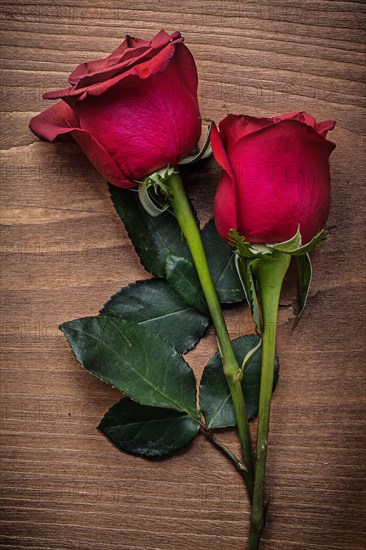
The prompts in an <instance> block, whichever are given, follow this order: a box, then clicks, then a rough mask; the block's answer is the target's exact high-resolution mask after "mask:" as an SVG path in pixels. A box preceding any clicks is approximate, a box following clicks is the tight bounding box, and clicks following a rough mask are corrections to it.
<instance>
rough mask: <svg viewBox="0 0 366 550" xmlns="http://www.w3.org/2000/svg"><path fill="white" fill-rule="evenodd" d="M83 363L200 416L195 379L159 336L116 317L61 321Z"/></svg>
mask: <svg viewBox="0 0 366 550" xmlns="http://www.w3.org/2000/svg"><path fill="white" fill-rule="evenodd" d="M60 329H61V330H62V332H63V333H64V334H65V336H66V338H67V340H68V342H69V344H70V346H71V349H72V350H73V352H74V354H75V356H76V359H77V360H78V361H79V362H80V363H81V364H82V365H83V367H84V368H85V369H86V370H88V371H89V372H91V373H92V374H94V375H95V376H97V377H98V378H100V379H101V380H103V381H104V382H107V383H108V384H111V386H113V387H115V388H116V389H118V390H119V391H121V392H123V393H125V394H126V395H127V396H128V397H130V398H131V399H133V400H134V401H137V402H138V403H141V404H143V405H150V406H153V407H164V408H168V409H174V410H177V411H181V412H186V413H188V414H190V415H191V416H193V417H197V415H198V412H197V410H196V380H195V376H194V374H193V371H192V369H191V368H190V367H189V366H188V365H187V363H186V362H185V361H184V359H183V358H182V356H181V355H179V353H178V352H177V351H176V350H175V349H174V348H173V346H171V344H169V342H167V341H166V340H164V339H163V338H162V337H161V336H159V335H158V334H156V333H155V332H152V331H151V330H149V329H148V328H146V327H143V326H141V325H137V324H136V323H132V322H130V321H125V319H120V318H118V317H104V316H98V317H85V318H83V319H75V320H74V321H69V322H68V323H63V324H62V325H61V326H60Z"/></svg>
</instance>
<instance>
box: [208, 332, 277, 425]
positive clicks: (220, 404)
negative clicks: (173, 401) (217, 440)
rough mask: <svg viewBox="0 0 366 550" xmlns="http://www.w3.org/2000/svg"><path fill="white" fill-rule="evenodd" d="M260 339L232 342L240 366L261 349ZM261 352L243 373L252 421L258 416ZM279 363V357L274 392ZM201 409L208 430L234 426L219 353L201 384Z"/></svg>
mask: <svg viewBox="0 0 366 550" xmlns="http://www.w3.org/2000/svg"><path fill="white" fill-rule="evenodd" d="M258 342H259V336H257V335H256V334H251V335H248V336H242V337H240V338H237V339H236V340H233V342H232V344H233V349H234V353H235V356H236V358H237V360H238V363H239V365H241V364H242V362H243V359H244V357H245V356H246V355H247V353H248V352H249V351H250V350H252V349H253V348H254V347H255V346H257V345H258ZM261 362H262V348H259V349H258V351H256V352H255V353H254V354H253V356H252V357H251V359H250V360H249V361H248V363H247V366H246V368H245V370H244V376H243V380H242V387H243V392H244V399H245V404H246V408H247V415H248V418H249V419H253V418H255V417H256V416H257V414H258V403H259V388H260V378H261ZM279 368H280V365H279V360H278V356H277V355H276V361H275V377H274V384H273V389H274V388H275V386H276V384H277V380H278V377H279ZM200 406H201V411H202V414H203V416H204V417H205V419H206V422H207V424H208V427H209V428H227V427H229V426H235V425H236V420H235V414H234V409H233V404H232V400H231V396H230V391H229V387H228V385H227V382H226V378H225V375H224V372H223V368H222V361H221V357H220V354H219V353H216V354H215V355H214V356H213V357H212V358H211V359H210V361H209V362H208V364H207V365H206V367H205V369H204V371H203V374H202V379H201V384H200Z"/></svg>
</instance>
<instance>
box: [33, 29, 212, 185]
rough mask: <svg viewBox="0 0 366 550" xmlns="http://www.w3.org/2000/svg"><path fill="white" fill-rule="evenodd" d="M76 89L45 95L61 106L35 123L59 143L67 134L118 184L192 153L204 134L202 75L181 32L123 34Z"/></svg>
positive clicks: (82, 70)
mask: <svg viewBox="0 0 366 550" xmlns="http://www.w3.org/2000/svg"><path fill="white" fill-rule="evenodd" d="M69 83H70V84H71V86H72V87H71V88H66V89H64V90H59V91H57V92H48V93H46V94H44V98H46V99H57V98H61V99H62V101H59V102H58V103H56V104H55V105H53V106H52V107H50V108H49V109H47V110H46V111H44V112H43V113H41V114H39V115H38V116H36V117H34V118H33V119H32V120H31V122H30V128H31V130H32V131H33V132H34V133H35V134H37V135H38V136H39V137H41V138H43V139H47V140H49V141H54V140H55V139H56V138H59V137H61V136H64V135H65V134H68V135H70V136H72V137H73V138H74V139H75V140H76V141H77V142H78V144H79V145H80V147H81V148H82V149H83V151H84V153H85V154H86V155H87V157H88V158H89V159H90V161H91V162H92V163H93V165H94V166H95V167H96V169H97V170H98V171H99V172H100V173H101V174H102V175H103V176H104V177H105V178H106V179H107V180H109V181H110V182H112V183H113V184H115V185H117V186H119V187H133V186H134V185H136V183H135V181H134V180H138V179H141V178H143V177H144V176H147V175H148V174H150V173H152V172H154V171H156V170H158V169H160V168H163V167H165V166H167V165H174V164H176V163H177V161H178V160H179V159H180V158H181V157H182V156H184V155H186V154H188V153H190V152H192V150H194V149H195V147H196V145H197V142H198V140H199V137H200V132H201V121H200V113H199V109H198V102H197V70H196V66H195V63H194V60H193V57H192V55H191V53H190V51H189V50H188V48H187V47H186V46H184V44H183V37H182V36H181V35H180V33H179V32H175V33H173V34H172V35H170V36H169V35H168V34H167V33H166V32H165V31H160V32H159V33H158V34H157V35H156V36H155V38H153V39H152V40H151V41H146V40H140V39H138V38H132V37H130V36H126V39H125V40H124V41H123V43H122V44H121V46H119V48H117V50H116V51H115V52H113V53H112V54H111V55H110V56H109V57H107V58H106V59H100V60H96V61H90V62H89V63H83V64H82V65H79V66H78V67H77V68H76V69H75V70H74V71H73V72H72V73H71V75H70V76H69Z"/></svg>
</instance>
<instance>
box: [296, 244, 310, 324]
mask: <svg viewBox="0 0 366 550" xmlns="http://www.w3.org/2000/svg"><path fill="white" fill-rule="evenodd" d="M296 261H297V266H298V268H299V279H300V308H299V312H298V314H297V316H298V317H300V315H301V314H302V312H303V311H304V309H305V305H306V300H307V297H308V294H309V289H310V283H311V276H312V268H311V260H310V256H309V254H303V255H302V256H296Z"/></svg>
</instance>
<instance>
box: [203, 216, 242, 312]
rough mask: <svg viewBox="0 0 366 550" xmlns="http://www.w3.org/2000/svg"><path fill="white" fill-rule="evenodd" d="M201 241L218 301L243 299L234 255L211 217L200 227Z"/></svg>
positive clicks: (238, 300)
mask: <svg viewBox="0 0 366 550" xmlns="http://www.w3.org/2000/svg"><path fill="white" fill-rule="evenodd" d="M202 242H203V246H204V248H205V251H206V256H207V263H208V265H209V268H210V272H211V275H212V279H213V282H214V285H215V287H216V291H217V294H218V297H219V300H220V302H221V303H222V304H231V303H235V302H241V301H242V300H244V298H245V295H244V291H243V288H242V285H241V283H240V279H239V276H238V274H237V271H236V267H235V256H234V254H233V251H232V249H231V247H230V245H228V244H227V243H226V242H225V241H224V239H222V237H220V235H219V233H218V231H217V229H216V227H215V222H214V220H213V219H211V220H210V221H209V222H208V223H207V224H206V225H205V227H204V228H203V229H202Z"/></svg>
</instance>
